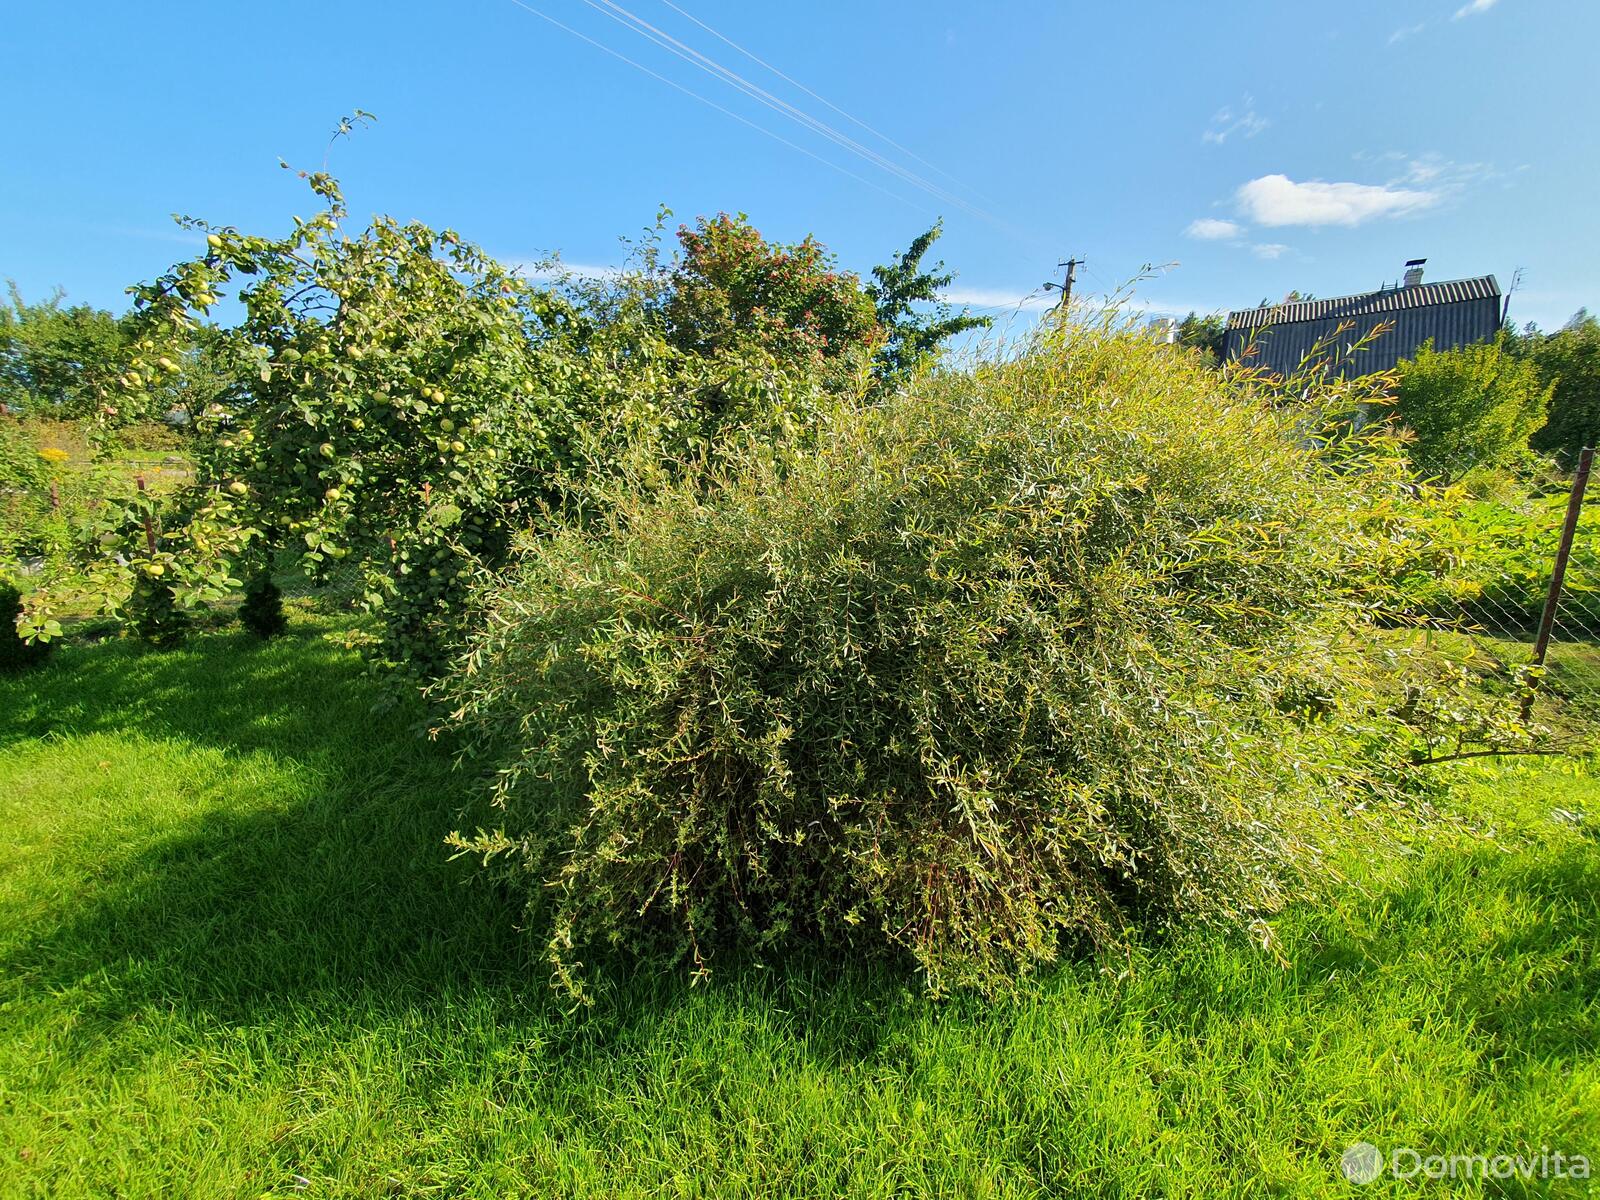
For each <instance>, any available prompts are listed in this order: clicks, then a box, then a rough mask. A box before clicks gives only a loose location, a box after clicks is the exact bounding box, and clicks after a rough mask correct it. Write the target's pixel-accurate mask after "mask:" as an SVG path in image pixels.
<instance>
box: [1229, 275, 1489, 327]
mask: <svg viewBox="0 0 1600 1200" xmlns="http://www.w3.org/2000/svg"><path fill="white" fill-rule="evenodd" d="M1499 296H1500V284H1499V283H1498V282H1497V281H1496V280H1495V277H1494V276H1493V275H1478V276H1475V277H1473V278H1471V279H1446V280H1441V281H1440V282H1438V283H1419V284H1417V285H1415V286H1414V287H1398V288H1381V289H1379V290H1378V291H1376V292H1362V293H1360V294H1359V295H1355V296H1335V297H1333V298H1332V299H1329V300H1306V301H1297V302H1295V303H1293V304H1269V305H1268V306H1267V307H1265V308H1246V309H1239V310H1237V311H1235V312H1230V313H1229V314H1228V328H1229V329H1257V328H1260V327H1262V326H1265V325H1292V324H1295V323H1296V322H1300V321H1323V320H1327V319H1329V318H1333V317H1338V318H1341V319H1342V318H1351V317H1363V316H1368V315H1370V314H1373V313H1386V312H1403V311H1405V310H1407V309H1413V308H1429V307H1432V306H1433V305H1436V304H1459V303H1461V302H1463V301H1466V300H1485V299H1491V298H1492V299H1499Z"/></svg>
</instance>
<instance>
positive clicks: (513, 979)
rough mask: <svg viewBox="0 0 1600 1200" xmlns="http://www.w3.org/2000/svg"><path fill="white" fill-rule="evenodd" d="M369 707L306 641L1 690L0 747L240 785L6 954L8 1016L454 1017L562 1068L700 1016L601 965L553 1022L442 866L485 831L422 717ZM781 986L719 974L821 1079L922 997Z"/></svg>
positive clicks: (902, 984) (806, 972)
mask: <svg viewBox="0 0 1600 1200" xmlns="http://www.w3.org/2000/svg"><path fill="white" fill-rule="evenodd" d="M384 694H385V691H384V685H382V684H380V683H378V682H376V681H373V680H371V679H369V678H367V677H366V676H365V674H364V672H363V670H362V667H361V664H360V662H359V659H358V658H357V657H356V656H355V655H354V654H353V653H351V652H349V651H347V650H344V649H343V648H341V647H339V646H337V645H336V644H334V643H331V642H329V641H328V640H327V639H325V638H323V637H321V636H320V635H319V633H318V632H316V631H315V630H313V631H309V632H308V631H306V630H305V629H304V628H302V629H301V630H299V631H297V632H295V633H292V634H291V635H290V636H288V637H285V638H282V639H279V640H277V641H275V642H272V643H268V644H265V645H263V644H261V643H260V642H257V641H255V640H254V639H253V638H251V637H249V636H248V635H245V634H236V633H223V634H211V635H206V636H202V637H195V638H191V639H190V641H189V642H188V643H187V644H186V645H185V646H184V647H183V648H181V649H179V650H176V651H172V652H166V653H160V652H155V651H151V650H147V649H145V648H143V647H142V646H140V645H138V644H137V643H133V642H127V641H114V642H107V643H102V644H97V645H69V646H65V647H63V648H62V650H61V651H60V653H59V654H58V655H57V657H56V658H55V660H54V661H53V662H52V663H50V664H49V666H48V667H47V668H46V669H43V670H39V671H35V672H30V673H28V674H26V675H24V676H20V677H12V678H10V679H0V747H4V746H12V747H16V746H19V745H21V744H23V743H26V742H29V741H32V740H36V739H48V740H51V741H54V740H56V739H70V738H73V737H79V736H84V735H90V734H105V735H112V736H116V735H123V736H126V735H130V734H133V735H138V736H140V737H142V738H145V739H149V740H150V741H153V742H161V743H176V744H178V745H179V746H180V747H193V748H197V749H200V750H202V751H215V752H220V754H221V756H222V758H221V760H220V762H218V764H217V770H218V771H219V772H224V773H225V772H228V771H231V770H238V771H239V772H240V773H241V774H240V778H239V780H238V781H235V780H233V779H229V778H226V777H224V778H223V780H222V782H221V794H222V795H223V796H224V797H226V796H227V795H228V794H237V795H239V798H240V804H239V805H238V806H237V808H235V809H231V810H230V808H229V807H228V805H227V804H226V803H223V804H220V805H217V804H213V805H209V806H207V807H206V808H205V809H204V811H202V812H200V813H198V814H197V815H194V816H192V817H190V816H182V817H181V818H180V819H179V820H177V821H176V822H170V821H169V820H167V819H158V821H157V822H156V829H157V830H158V832H156V833H155V834H153V835H152V834H151V833H150V832H149V826H148V825H139V823H138V821H137V820H135V822H134V832H135V833H136V834H137V836H136V837H135V838H133V839H131V840H130V842H129V844H128V845H127V846H126V850H125V852H124V851H123V850H122V849H116V850H115V851H114V852H111V853H108V854H107V855H106V856H105V857H104V858H103V859H102V860H100V861H98V862H97V863H96V864H95V869H94V870H93V871H92V873H91V874H92V878H91V879H90V880H89V881H87V882H86V884H85V885H84V886H83V887H82V888H81V889H80V890H68V891H67V892H65V893H64V894H61V895H58V896H56V897H53V898H52V901H51V903H50V905H49V907H48V909H46V910H44V911H43V912H42V913H41V918H42V919H39V920H38V921H37V922H36V923H35V925H34V926H33V927H32V928H31V929H27V930H25V931H24V933H23V936H22V937H20V938H12V939H10V942H11V946H10V948H9V949H8V950H5V951H4V952H3V956H0V978H8V979H9V980H10V981H11V982H10V984H9V985H6V986H0V995H4V994H5V993H7V992H9V993H10V994H11V995H21V994H31V995H35V996H38V995H44V994H65V995H71V997H72V999H71V1001H70V1008H71V1011H72V1013H73V1014H74V1020H73V1022H72V1023H71V1025H70V1028H68V1029H66V1030H64V1031H63V1032H62V1037H63V1038H65V1039H66V1044H67V1045H71V1044H72V1043H73V1042H85V1041H92V1040H94V1039H96V1038H99V1037H102V1036H104V1035H105V1034H106V1033H108V1032H109V1031H110V1030H111V1029H112V1028H113V1027H115V1026H116V1025H117V1024H118V1023H120V1022H123V1021H127V1020H130V1019H138V1017H139V1015H140V1014H141V1013H145V1012H149V1011H152V1010H157V1011H163V1012H176V1013H179V1014H182V1015H185V1016H188V1017H195V1018H199V1019H201V1020H202V1021H207V1022H209V1021H215V1022H222V1023H225V1024H266V1025H267V1026H268V1027H271V1026H273V1025H275V1024H282V1025H285V1026H289V1025H294V1026H298V1027H301V1028H303V1027H305V1026H306V1025H307V1024H308V1023H309V1024H311V1025H313V1026H325V1027H326V1028H327V1030H328V1031H329V1036H330V1037H348V1036H350V1035H351V1034H352V1033H353V1032H356V1031H358V1030H359V1028H360V1027H361V1026H362V1025H363V1024H374V1023H380V1022H385V1021H392V1020H395V1019H402V1020H404V1019H411V1018H417V1019H422V1020H427V1021H433V1022H437V1023H438V1024H439V1025H440V1026H441V1027H448V1026H449V1024H450V1019H451V1014H450V1012H449V1011H448V1010H449V1009H450V1006H451V1005H452V1004H459V1003H461V1002H463V1001H465V1000H468V999H470V1000H471V1001H472V1002H473V1003H475V1004H478V1005H483V1004H487V1005H488V1006H489V1007H490V1008H491V1009H492V1010H493V1011H494V1012H495V1013H496V1019H497V1020H498V1021H501V1022H504V1023H506V1024H508V1025H511V1026H516V1027H526V1029H527V1031H528V1032H529V1033H530V1034H533V1033H536V1034H537V1036H538V1038H539V1040H540V1041H541V1042H542V1043H544V1044H546V1045H547V1046H549V1047H550V1049H551V1050H552V1052H556V1053H574V1054H576V1053H580V1052H586V1053H595V1052H604V1051H605V1050H606V1049H607V1048H608V1047H612V1046H615V1045H617V1044H629V1045H638V1044H639V1043H640V1041H641V1040H648V1037H649V1033H648V1031H649V1030H650V1029H651V1028H653V1027H656V1026H658V1025H659V1024H661V1023H666V1022H672V1021H673V1020H674V1019H675V1016H674V1014H675V1013H677V1012H678V1010H680V1009H681V1008H682V1007H683V1006H685V1005H693V1004H695V1003H697V1002H698V1001H699V1000H700V999H702V998H703V997H704V995H705V989H698V988H691V987H690V985H689V982H688V979H687V974H686V972H665V973H663V972H657V971H647V970H642V969H637V968H634V967H632V966H631V965H630V964H628V963H627V962H616V963H608V964H607V967H606V969H605V970H604V971H599V972H597V974H598V975H599V976H600V979H599V985H598V987H597V988H596V998H597V1001H598V1002H597V1004H596V1005H595V1006H594V1007H593V1008H591V1009H588V1010H584V1011H581V1012H579V1013H577V1014H576V1015H573V1014H571V1013H568V1012H566V1011H565V1010H566V1009H567V1008H568V1007H569V1005H568V1004H567V1002H565V1001H564V1000H563V998H562V997H561V996H559V995H558V994H556V993H555V992H554V991H553V990H552V989H550V988H549V987H548V986H547V984H546V980H547V978H548V971H547V970H546V968H545V967H544V966H543V964H542V962H541V960H540V959H539V943H538V939H537V937H536V935H535V934H533V933H529V932H527V931H526V930H523V929H521V928H519V925H520V924H521V917H522V913H521V910H520V906H519V904H518V902H517V901H516V900H514V899H513V898H511V897H510V896H508V895H506V894H505V893H503V892H502V891H500V890H499V889H497V888H495V887H494V886H492V885H489V884H486V883H484V882H482V881H481V880H480V879H479V878H478V877H477V876H476V873H475V871H474V869H473V865H472V864H471V863H469V862H466V861H454V862H452V861H450V859H449V857H448V852H447V850H446V847H445V845H444V835H445V834H446V833H447V832H449V831H450V830H451V829H453V828H456V827H458V826H460V825H463V824H465V825H471V824H473V823H475V822H476V821H477V820H478V819H479V817H480V815H481V814H482V810H481V808H478V809H477V810H476V811H473V810H474V809H475V808H476V806H478V805H481V803H482V799H481V790H480V789H479V787H478V786H477V781H476V780H474V779H473V778H472V777H471V776H470V775H469V774H467V773H465V772H462V771H460V770H457V769H456V768H455V767H454V766H453V764H452V762H451V759H450V755H449V753H448V751H447V750H446V749H444V748H442V747H440V746H438V745H436V744H434V743H432V742H430V741H428V740H427V739H426V738H424V737H422V736H420V734H419V731H420V730H421V728H422V727H423V724H424V721H423V717H424V712H423V709H422V707H421V705H420V704H418V703H405V704H400V705H398V706H396V707H394V708H393V709H391V710H389V711H384V712H378V711H376V706H377V704H378V701H379V700H380V699H382V698H383V696H384ZM263 769H264V770H265V773H266V774H265V777H266V778H267V779H268V780H269V782H270V784H271V786H273V787H274V788H278V787H287V788H288V792H287V794H286V795H285V796H283V797H282V798H281V799H274V800H272V801H271V802H266V803H263V801H262V799H261V797H260V795H252V794H249V792H248V789H249V788H250V787H251V786H252V780H257V781H258V780H259V779H260V778H262V775H261V771H262V770H263ZM252 770H254V771H255V774H252ZM285 781H287V782H285ZM153 786H169V787H170V786H171V784H170V783H167V784H163V785H153ZM464 814H465V815H464ZM484 819H486V820H492V815H491V816H488V817H485V818H484ZM0 944H3V939H0ZM773 975H774V973H773V972H770V971H762V970H759V969H756V968H750V969H747V970H741V969H734V970H730V971H726V972H724V973H723V974H722V976H721V977H720V978H719V980H718V982H717V983H716V984H715V985H713V986H714V988H715V989H717V990H719V991H721V990H723V989H727V988H730V987H731V988H732V989H734V990H735V991H737V992H739V993H740V994H741V995H743V994H746V993H749V992H750V991H751V990H752V989H753V990H754V991H756V992H758V993H762V994H766V995H768V996H769V997H770V998H771V999H772V1002H773V1004H772V1007H771V1008H770V1009H769V1012H770V1013H771V1014H774V1015H775V1016H776V1017H777V1018H778V1019H779V1020H780V1021H788V1020H791V1019H792V1021H793V1023H794V1025H795V1028H796V1030H797V1033H796V1036H797V1037H798V1038H800V1039H802V1040H804V1041H805V1042H806V1043H807V1045H808V1046H809V1047H811V1049H812V1051H813V1052H814V1053H815V1054H817V1055H818V1056H820V1057H824V1058H828V1059H840V1058H852V1057H856V1056H859V1055H862V1054H865V1053H868V1052H870V1049H871V1047H872V1045H873V1044H874V1043H875V1040H876V1030H877V1029H878V1028H879V1027H880V1024H881V1019H882V1017H883V1014H884V1013H885V1011H886V1010H887V1008H889V1007H892V1006H896V1005H901V1004H909V1003H912V1000H913V996H914V983H913V981H911V980H909V979H908V978H907V977H906V976H904V975H903V974H895V975H893V982H892V983H890V984H887V985H885V984H883V982H882V979H883V977H884V973H883V972H881V971H879V970H877V969H876V968H872V967H868V966H863V965H860V964H841V963H840V962H838V961H837V960H830V959H827V958H825V957H823V958H818V959H817V960H815V961H809V962H806V963H802V964H798V965H795V966H794V967H793V968H792V969H786V970H785V971H784V972H783V978H782V979H781V980H774V979H773V978H772V977H773ZM852 981H853V982H852Z"/></svg>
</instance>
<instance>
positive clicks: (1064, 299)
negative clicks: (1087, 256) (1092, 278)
mask: <svg viewBox="0 0 1600 1200" xmlns="http://www.w3.org/2000/svg"><path fill="white" fill-rule="evenodd" d="M1087 265H1088V264H1087V263H1085V262H1084V261H1083V259H1081V258H1069V259H1067V261H1066V262H1058V263H1057V264H1056V266H1058V267H1065V268H1066V269H1067V276H1066V280H1065V281H1064V282H1062V283H1047V284H1045V285H1044V290H1045V291H1047V292H1048V291H1049V290H1050V289H1051V288H1055V289H1056V291H1058V292H1060V293H1061V303H1060V304H1058V305H1057V306H1056V307H1057V308H1058V309H1060V310H1061V313H1062V315H1063V316H1065V315H1066V312H1067V308H1068V306H1069V305H1070V304H1071V303H1072V285H1073V284H1074V283H1075V282H1077V279H1078V268H1079V267H1082V266H1087Z"/></svg>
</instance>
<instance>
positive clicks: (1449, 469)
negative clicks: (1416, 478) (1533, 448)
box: [1394, 338, 1550, 481]
mask: <svg viewBox="0 0 1600 1200" xmlns="http://www.w3.org/2000/svg"><path fill="white" fill-rule="evenodd" d="M1395 394H1396V400H1395V410H1394V412H1395V419H1396V420H1397V421H1399V422H1400V423H1401V424H1402V425H1404V426H1405V427H1406V428H1407V429H1409V430H1411V432H1412V433H1413V434H1414V435H1415V440H1414V441H1412V443H1411V446H1410V455H1411V461H1412V463H1413V464H1414V465H1415V466H1416V469H1417V471H1418V472H1419V473H1420V474H1421V475H1424V476H1428V477H1434V478H1439V479H1443V480H1445V481H1453V480H1456V479H1460V478H1461V477H1462V476H1463V475H1465V474H1466V473H1467V472H1468V471H1471V470H1474V469H1476V468H1479V467H1493V466H1498V465H1500V464H1503V463H1505V462H1507V461H1509V460H1511V459H1513V458H1515V457H1516V456H1517V455H1518V454H1520V453H1522V452H1523V451H1524V449H1525V447H1526V446H1527V444H1528V435H1529V434H1531V433H1532V432H1533V431H1534V430H1536V429H1538V428H1539V426H1540V425H1541V424H1543V422H1544V419H1545V412H1546V408H1547V406H1548V405H1549V401H1550V388H1549V386H1548V385H1547V384H1545V383H1543V382H1542V381H1541V380H1540V378H1539V372H1538V370H1537V369H1536V368H1535V367H1534V365H1533V364H1532V363H1530V362H1528V361H1527V360H1526V359H1524V358H1522V357H1520V356H1518V355H1516V354H1514V353H1512V351H1511V349H1510V347H1509V346H1508V345H1507V344H1506V342H1505V340H1504V339H1503V338H1502V339H1497V340H1495V341H1492V342H1481V343H1478V344H1475V345H1471V346H1463V347H1461V348H1460V349H1456V350H1444V351H1439V350H1435V349H1434V348H1433V343H1432V342H1431V341H1428V342H1425V343H1423V345H1422V346H1421V347H1420V348H1419V349H1418V350H1417V354H1416V357H1414V358H1412V359H1409V360H1406V361H1403V362H1401V363H1400V365H1399V374H1398V385H1397V388H1396V393H1395Z"/></svg>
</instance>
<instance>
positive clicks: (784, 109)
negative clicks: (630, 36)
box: [583, 0, 1003, 225]
mask: <svg viewBox="0 0 1600 1200" xmlns="http://www.w3.org/2000/svg"><path fill="white" fill-rule="evenodd" d="M583 2H584V3H585V4H587V5H588V6H589V7H590V8H593V9H594V10H595V11H596V12H600V13H604V14H605V15H606V16H608V17H610V18H611V19H612V20H614V21H616V22H617V23H618V24H619V25H622V26H623V27H624V28H627V29H630V30H632V31H633V32H634V33H637V34H639V36H641V37H643V38H646V39H647V40H649V41H652V42H654V43H655V44H656V45H658V46H661V47H662V48H663V49H665V50H667V51H668V52H669V53H672V54H675V55H677V56H678V57H679V58H681V59H683V60H684V61H685V62H688V63H689V64H690V65H691V66H694V67H696V68H697V69H699V70H701V71H704V72H705V73H706V74H708V75H711V76H712V77H713V78H717V79H719V80H721V81H722V82H723V83H727V84H729V85H730V86H732V87H734V88H735V89H737V90H739V91H741V92H743V93H744V94H745V95H747V96H749V97H751V98H752V99H754V100H756V101H757V102H758V103H761V104H764V105H766V106H767V107H768V108H770V109H772V110H773V111H775V112H778V113H780V114H781V115H783V116H786V117H788V118H789V119H790V120H792V121H795V122H796V123H798V124H801V125H804V126H805V127H807V128H808V129H811V130H812V131H813V132H816V133H819V134H821V135H822V136H823V137H825V138H827V139H828V140H829V141H832V142H834V143H835V144H836V145H838V146H840V147H842V148H844V149H846V150H849V151H850V152H851V153H852V154H855V155H856V156H857V157H859V158H862V159H864V160H865V161H867V162H869V163H871V164H872V165H874V166H876V167H879V168H880V169H882V170H885V171H889V172H891V173H892V174H894V175H897V176H899V177H900V178H902V179H904V180H905V181H906V182H907V183H910V184H912V185H913V186H914V187H917V188H920V189H921V190H923V191H925V192H927V193H928V194H929V195H931V196H934V197H935V198H937V199H940V200H943V201H945V202H946V203H949V204H954V205H956V206H958V207H960V208H963V209H965V210H967V211H968V212H970V213H972V214H973V215H974V216H977V217H981V218H982V219H984V220H986V221H990V222H992V223H994V224H996V225H1002V224H1003V222H1001V221H1000V219H999V218H998V217H996V216H994V214H992V213H989V212H986V211H985V210H983V209H981V208H979V207H978V206H977V205H974V204H970V203H968V202H967V201H966V200H964V199H963V198H962V197H960V196H958V195H956V194H955V193H954V192H951V191H949V190H948V189H946V188H941V187H940V186H939V185H938V184H935V183H932V182H930V181H929V180H927V179H924V178H923V177H922V176H920V175H918V174H917V173H916V172H915V171H912V170H909V169H908V168H906V167H902V166H901V165H900V164H899V163H896V162H894V161H893V160H891V159H888V158H885V157H884V156H883V155H881V154H879V153H878V152H877V151H876V150H873V149H871V148H869V147H867V146H863V145H862V144H861V143H860V142H858V141H856V140H855V139H854V138H851V137H850V136H849V135H847V134H844V133H840V132H839V131H838V130H837V129H835V128H833V127H832V126H831V125H829V124H827V123H826V122H825V121H822V120H819V119H818V118H816V117H813V116H812V115H811V114H809V113H807V112H805V111H804V110H803V109H800V108H797V107H795V106H794V105H793V104H790V103H789V102H788V101H787V100H784V99H782V98H781V97H778V96H774V95H773V94H772V93H771V92H769V91H767V90H766V89H765V88H763V87H761V86H760V85H759V84H755V83H752V82H751V81H750V80H748V79H746V78H744V76H742V75H740V74H739V73H738V72H737V71H734V70H732V69H731V68H729V67H725V66H723V65H722V64H721V63H719V62H717V61H716V60H715V59H712V58H710V57H709V56H707V55H705V54H702V53H700V51H698V50H696V49H694V47H692V46H689V45H686V44H685V43H683V42H681V41H679V40H678V39H677V38H675V37H673V36H672V35H671V34H669V33H666V32H664V31H663V30H661V29H658V28H656V27H655V26H654V25H652V24H650V22H648V21H646V20H645V19H644V18H642V17H640V16H638V15H637V14H635V13H632V12H630V11H629V10H628V9H626V8H623V7H622V6H621V5H620V4H617V3H615V0H583ZM619 14H620V15H619Z"/></svg>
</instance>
